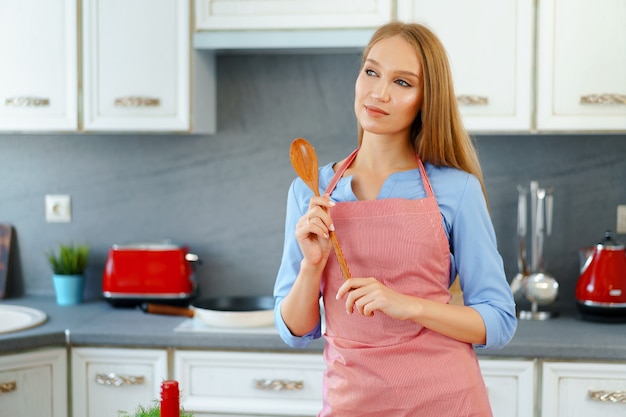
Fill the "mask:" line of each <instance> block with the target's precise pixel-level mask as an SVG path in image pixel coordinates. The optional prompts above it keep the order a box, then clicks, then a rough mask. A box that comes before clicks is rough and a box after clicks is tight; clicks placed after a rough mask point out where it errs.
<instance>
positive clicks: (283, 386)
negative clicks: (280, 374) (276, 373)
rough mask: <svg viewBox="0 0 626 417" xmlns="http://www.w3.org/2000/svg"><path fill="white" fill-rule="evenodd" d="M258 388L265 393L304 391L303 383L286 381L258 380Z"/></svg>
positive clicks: (256, 382)
mask: <svg viewBox="0 0 626 417" xmlns="http://www.w3.org/2000/svg"><path fill="white" fill-rule="evenodd" d="M255 384H256V388H257V389H260V390H265V391H298V390H303V389H304V382H303V381H287V380H284V379H257V380H256V381H255Z"/></svg>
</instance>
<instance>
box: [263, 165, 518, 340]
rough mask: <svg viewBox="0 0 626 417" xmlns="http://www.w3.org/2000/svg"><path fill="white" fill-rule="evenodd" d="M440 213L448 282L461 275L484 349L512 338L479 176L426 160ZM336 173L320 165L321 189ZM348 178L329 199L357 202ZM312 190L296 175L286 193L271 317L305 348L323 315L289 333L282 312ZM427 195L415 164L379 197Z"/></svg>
mask: <svg viewBox="0 0 626 417" xmlns="http://www.w3.org/2000/svg"><path fill="white" fill-rule="evenodd" d="M425 168H426V175H428V179H429V180H430V183H431V186H432V188H433V192H434V194H435V197H436V199H437V203H438V205H439V209H440V211H441V214H442V217H443V227H444V230H445V233H446V235H447V237H448V241H449V242H450V266H451V268H450V283H452V281H453V280H454V278H455V277H456V275H457V274H458V275H459V276H460V279H461V281H460V283H461V289H462V290H463V299H464V303H465V305H466V306H470V307H472V308H474V309H475V310H476V311H477V312H478V313H479V314H480V316H481V317H482V319H483V321H484V323H485V327H486V330H487V341H486V343H485V344H484V345H477V346H476V347H477V348H482V349H499V348H502V347H504V346H505V345H506V344H507V343H508V342H509V341H510V340H511V338H512V337H513V335H514V333H515V329H516V327H517V319H516V317H515V302H514V301H513V296H512V294H511V290H510V287H509V284H508V283H507V281H506V276H505V273H504V266H503V263H502V258H501V256H500V254H499V253H498V250H497V243H496V236H495V232H494V230H493V224H492V222H491V218H490V217H489V213H488V210H487V205H486V202H485V198H484V196H483V193H482V189H481V186H480V182H479V181H478V179H477V178H476V177H475V176H473V175H471V174H468V173H467V172H464V171H461V170H458V169H455V168H449V167H436V166H434V165H431V164H425ZM333 175H334V171H333V169H332V164H328V165H326V166H323V167H321V168H320V170H319V176H320V190H321V193H324V190H325V189H326V188H327V186H328V184H329V182H330V180H331V178H332V177H333ZM351 179H352V178H351V177H349V176H348V177H343V178H341V179H340V180H339V182H338V184H337V186H336V188H335V190H334V191H333V192H332V193H331V198H332V199H333V200H334V201H336V202H346V201H357V198H356V196H355V195H354V193H353V192H352V188H351ZM312 195H313V193H312V192H311V190H309V188H308V187H307V186H306V185H305V184H304V183H303V182H302V180H300V179H299V178H297V179H295V180H294V181H293V183H292V184H291V187H290V189H289V193H288V197H287V215H286V220H285V243H284V249H283V256H282V261H281V265H280V268H279V271H278V276H277V279H276V283H275V286H274V297H275V299H276V305H275V310H274V318H275V323H276V327H277V328H278V332H279V334H280V336H281V338H282V339H283V340H284V341H285V343H287V344H288V345H289V346H292V347H305V346H307V345H308V344H309V343H310V341H311V340H312V339H316V338H319V337H321V333H322V332H321V320H320V322H318V325H317V327H316V328H315V329H313V330H312V331H311V332H310V333H309V334H306V335H304V336H301V337H299V336H294V335H292V334H291V332H290V331H289V329H288V328H287V326H286V325H285V322H284V320H283V318H282V316H281V314H280V307H281V304H282V301H283V299H284V297H285V296H286V295H287V294H288V293H289V291H290V289H291V287H292V285H293V283H294V281H295V279H296V277H297V275H298V272H299V270H300V262H301V260H302V252H301V250H300V247H299V246H298V242H297V241H296V238H295V235H294V231H295V227H296V223H297V222H298V220H299V219H300V217H302V215H303V214H304V213H305V212H306V211H307V209H308V205H309V200H310V199H311V197H312ZM424 197H426V191H425V190H424V187H423V185H422V181H421V176H420V171H419V169H417V168H416V169H413V170H409V171H403V172H397V173H394V174H392V175H390V176H389V178H387V180H386V181H385V183H384V184H383V186H382V188H381V190H380V194H379V195H378V199H383V198H406V199H420V198H424Z"/></svg>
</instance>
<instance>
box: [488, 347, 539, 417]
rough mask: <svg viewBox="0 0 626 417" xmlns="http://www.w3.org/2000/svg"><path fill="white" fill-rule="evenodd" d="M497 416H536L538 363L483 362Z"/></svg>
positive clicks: (497, 360)
mask: <svg viewBox="0 0 626 417" xmlns="http://www.w3.org/2000/svg"><path fill="white" fill-rule="evenodd" d="M480 370H481V371H482V374H483V379H484V380H485V384H486V385H487V392H488V394H489V403H490V404H491V409H492V411H493V416H494V417H533V416H534V415H535V414H534V401H535V395H534V389H535V388H534V387H535V379H534V377H535V362H534V361H510V360H500V359H481V360H480Z"/></svg>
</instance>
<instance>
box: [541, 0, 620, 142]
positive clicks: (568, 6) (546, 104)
mask: <svg viewBox="0 0 626 417" xmlns="http://www.w3.org/2000/svg"><path fill="white" fill-rule="evenodd" d="M538 17H539V26H538V29H539V30H538V48H539V50H538V74H537V77H538V78H537V128H538V129H539V130H578V131H611V130H615V131H624V130H626V23H625V22H626V2H624V0H602V1H596V0H541V1H540V2H539V13H538Z"/></svg>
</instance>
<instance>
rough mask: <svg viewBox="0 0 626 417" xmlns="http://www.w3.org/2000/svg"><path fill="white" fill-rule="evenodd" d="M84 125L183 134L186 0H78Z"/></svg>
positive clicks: (185, 114) (187, 67)
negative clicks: (178, 132) (81, 7)
mask: <svg viewBox="0 0 626 417" xmlns="http://www.w3.org/2000/svg"><path fill="white" fill-rule="evenodd" d="M82 15H83V16H82V17H83V18H82V28H83V55H82V59H83V126H84V129H85V130H99V131H103V130H113V131H187V130H189V124H190V118H189V107H190V84H189V80H190V40H189V34H190V28H189V2H188V1H185V0H132V1H128V0H83V9H82Z"/></svg>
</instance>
